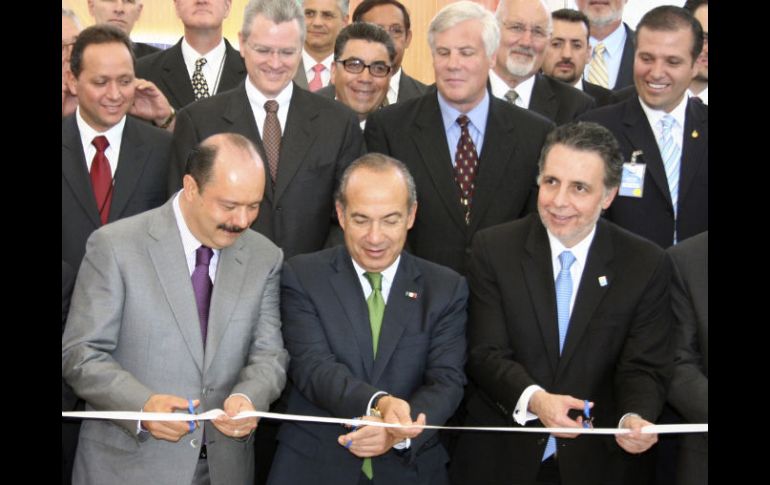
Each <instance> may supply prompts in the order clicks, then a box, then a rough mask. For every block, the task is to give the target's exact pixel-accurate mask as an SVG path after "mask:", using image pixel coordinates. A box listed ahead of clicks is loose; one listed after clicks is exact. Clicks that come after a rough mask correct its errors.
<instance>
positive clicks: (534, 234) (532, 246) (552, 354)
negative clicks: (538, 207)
mask: <svg viewBox="0 0 770 485" xmlns="http://www.w3.org/2000/svg"><path fill="white" fill-rule="evenodd" d="M528 217H529V218H530V232H529V236H528V237H527V242H526V244H525V246H524V247H525V249H526V253H525V255H524V257H523V258H522V261H521V265H522V268H523V272H524V279H525V281H526V284H527V288H528V289H529V295H530V299H531V301H532V305H533V307H534V310H535V315H536V316H537V323H538V325H539V326H540V333H541V334H542V336H543V346H544V347H545V351H546V353H547V354H548V362H549V364H550V365H551V373H552V375H556V369H557V366H558V363H559V325H558V318H557V315H556V287H555V285H554V281H553V264H552V263H551V245H550V243H549V242H548V235H547V233H546V231H545V227H543V224H542V223H541V222H540V219H539V218H538V216H537V214H532V215H530V216H528Z"/></svg>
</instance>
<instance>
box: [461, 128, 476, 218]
mask: <svg viewBox="0 0 770 485" xmlns="http://www.w3.org/2000/svg"><path fill="white" fill-rule="evenodd" d="M469 122H470V119H468V117H467V116H465V115H460V116H458V117H457V124H458V125H460V139H459V140H458V141H457V152H456V153H455V181H456V182H457V185H458V186H459V187H460V204H462V205H463V207H464V208H465V223H466V224H469V223H470V220H471V203H472V200H473V189H474V187H475V186H474V184H473V180H474V179H475V178H476V172H477V171H478V166H479V157H478V155H477V154H476V145H474V144H473V138H471V134H470V132H469V131H468V123H469Z"/></svg>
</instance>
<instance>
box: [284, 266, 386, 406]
mask: <svg viewBox="0 0 770 485" xmlns="http://www.w3.org/2000/svg"><path fill="white" fill-rule="evenodd" d="M281 319H282V324H283V338H284V344H285V345H286V349H287V350H288V351H289V354H290V355H291V365H290V367H289V374H290V376H291V379H292V381H293V383H294V385H295V386H296V387H297V389H298V390H299V391H300V392H301V393H302V394H303V395H304V396H305V398H306V399H308V400H309V401H310V402H312V403H314V404H316V405H318V406H320V407H322V408H324V409H326V410H327V411H328V412H329V413H330V414H331V415H332V416H344V417H352V416H360V415H361V413H362V412H363V411H364V410H365V409H366V406H367V404H368V403H369V399H370V398H371V397H372V395H374V393H375V392H377V391H379V389H377V388H376V387H373V386H371V385H369V384H368V383H367V382H365V381H363V380H361V379H359V378H358V377H356V376H354V375H353V374H352V373H351V372H350V370H349V369H348V367H347V366H346V365H345V364H343V363H341V362H338V361H337V358H336V357H335V355H334V352H332V349H331V347H330V345H329V341H328V339H327V336H326V334H325V332H324V327H323V325H322V324H321V319H320V316H319V315H318V313H317V311H316V308H315V304H314V303H313V301H312V300H311V298H310V296H309V295H308V294H307V293H306V291H305V289H304V288H303V287H302V284H301V283H300V281H299V278H298V277H297V275H296V273H295V271H294V270H293V269H292V267H291V263H290V262H287V263H285V264H284V267H283V273H282V275H281Z"/></svg>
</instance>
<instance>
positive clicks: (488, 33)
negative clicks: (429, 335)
mask: <svg viewBox="0 0 770 485" xmlns="http://www.w3.org/2000/svg"><path fill="white" fill-rule="evenodd" d="M499 38H500V30H499V27H498V25H497V21H496V20H495V18H494V16H493V15H492V13H491V12H489V11H488V10H486V9H485V8H483V7H482V6H480V5H478V4H475V3H473V2H467V1H462V2H456V3H451V4H449V5H447V6H446V7H444V8H443V9H441V11H440V12H439V13H438V14H436V16H435V17H434V18H433V20H432V21H431V24H430V29H429V33H428V42H429V44H430V46H431V51H432V53H433V68H434V71H435V74H436V87H435V88H431V89H429V91H428V93H427V94H425V95H423V96H421V97H419V98H414V99H411V100H409V101H404V102H401V103H397V104H395V105H393V106H387V107H385V108H383V109H381V110H378V111H375V112H374V113H372V114H370V115H369V118H368V120H367V122H366V131H365V136H366V146H367V148H368V150H369V152H379V153H385V154H388V155H390V156H392V157H394V158H396V159H398V160H403V161H404V163H405V164H406V165H407V166H408V167H409V171H410V172H411V173H412V175H413V176H414V179H415V182H416V183H417V191H418V194H419V197H420V212H419V213H418V214H417V219H416V220H415V223H414V227H413V228H412V230H411V231H410V232H409V236H408V237H409V247H410V250H411V251H412V253H413V254H415V255H417V256H420V257H422V258H425V259H428V260H430V261H433V262H435V263H439V264H443V265H445V266H449V267H450V268H452V269H454V270H455V271H457V272H458V273H460V274H465V272H466V265H467V260H468V256H469V254H470V243H471V238H472V237H473V235H474V234H475V233H476V231H477V230H479V229H481V228H484V227H487V226H491V225H494V224H499V223H501V222H505V221H511V220H514V219H518V218H519V217H522V216H523V215H525V214H526V213H527V212H528V211H529V210H531V209H532V208H533V207H534V192H535V191H536V190H537V187H536V186H535V176H536V175H537V156H538V153H539V152H540V147H541V146H542V144H543V141H544V140H545V136H546V134H547V133H548V131H549V130H550V129H551V128H552V127H553V124H552V123H551V122H550V121H548V120H546V119H545V118H543V117H542V116H540V115H538V114H535V113H532V112H530V111H527V110H523V109H520V108H517V107H515V106H511V105H510V104H509V103H506V102H505V101H502V100H500V99H497V98H496V97H494V96H491V95H490V94H489V92H488V91H487V80H488V77H489V70H490V69H491V67H492V66H493V65H494V52H495V50H496V49H497V45H498V43H499ZM461 122H462V123H463V124H464V126H465V128H463V127H462V125H461Z"/></svg>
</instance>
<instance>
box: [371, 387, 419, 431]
mask: <svg viewBox="0 0 770 485" xmlns="http://www.w3.org/2000/svg"><path fill="white" fill-rule="evenodd" d="M377 409H379V411H380V413H382V420H383V421H384V422H386V423H393V424H400V425H402V426H411V425H414V424H419V425H425V414H424V413H420V415H419V416H417V420H416V421H412V415H411V409H410V407H409V403H408V402H406V401H404V400H403V399H399V398H397V397H394V396H391V395H387V396H383V397H381V398H380V400H379V401H378V402H377ZM385 429H386V430H387V431H388V433H390V434H391V435H392V436H393V437H394V438H397V439H396V442H399V441H403V440H405V439H407V438H415V437H416V436H417V435H419V434H420V433H422V428H385Z"/></svg>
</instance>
